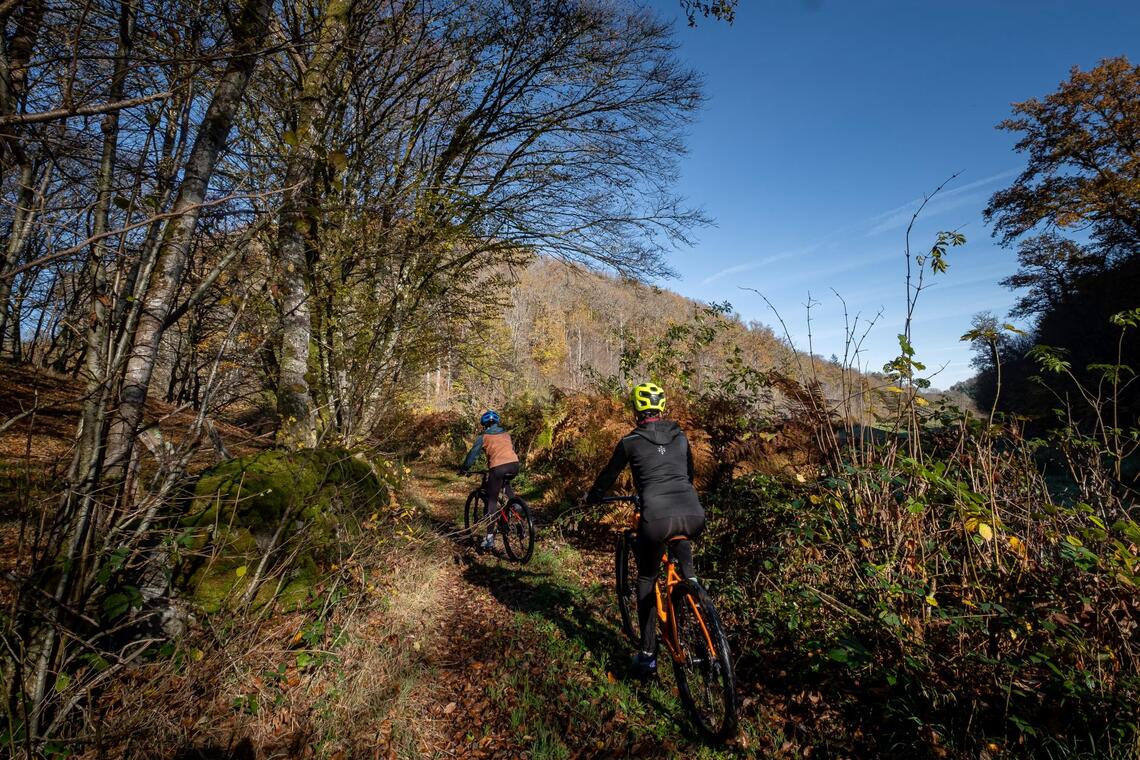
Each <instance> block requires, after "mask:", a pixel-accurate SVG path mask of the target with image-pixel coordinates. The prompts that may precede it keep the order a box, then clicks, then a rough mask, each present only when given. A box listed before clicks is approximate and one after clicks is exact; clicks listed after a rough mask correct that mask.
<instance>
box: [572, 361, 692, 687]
mask: <svg viewBox="0 0 1140 760" xmlns="http://www.w3.org/2000/svg"><path fill="white" fill-rule="evenodd" d="M631 401H632V403H633V410H634V414H635V415H636V416H637V427H635V428H634V429H633V432H631V433H630V434H629V435H627V436H625V437H624V438H622V439H621V440H620V441H618V444H617V447H616V448H614V453H613V455H612V456H611V457H610V461H609V464H607V465H606V466H605V469H603V470H602V471H601V472H600V473H599V474H598V477H597V479H596V480H595V481H594V485H593V487H592V488H591V489H590V491H589V493H588V494H587V496H586V500H587V501H588V502H590V503H597V502H598V501H600V500H601V498H602V497H603V496H604V495H605V493H606V491H608V490H609V489H610V486H612V485H613V483H614V481H615V480H616V479H617V477H618V475H620V474H621V471H622V470H623V469H624V468H625V466H626V465H627V464H628V465H629V467H630V470H631V471H632V472H633V484H634V487H635V488H636V489H637V492H638V495H639V496H640V497H641V520H640V522H639V523H638V526H637V545H636V549H635V552H636V555H637V574H638V578H637V617H638V622H639V623H640V626H641V651H639V652H638V653H637V654H636V655H634V667H635V668H636V669H637V670H638V671H639V672H640V673H641V674H642V675H652V674H653V673H654V672H655V671H656V669H657V614H656V609H655V607H656V602H655V599H654V594H653V588H654V586H655V585H656V583H657V575H658V573H659V572H660V571H661V555H662V554H664V552H665V544H666V542H668V540H669V539H670V538H672V537H674V536H686V537H688V538H690V539H693V538H696V537H697V536H699V535H700V534H701V532H702V531H703V530H704V527H705V510H704V509H703V508H702V507H701V502H700V500H699V499H698V498H697V491H696V489H694V488H693V453H692V451H691V450H690V448H689V441H688V439H687V438H685V434H684V433H683V432H681V427H680V426H679V425H678V424H677V423H676V422H673V421H672V420H665V419H662V418H661V414H662V413H663V412H664V411H665V391H663V390H662V389H661V388H660V387H659V386H657V385H655V384H653V383H642V384H641V385H638V386H637V387H636V388H634V389H633V394H632V396H631ZM673 553H674V555H675V556H676V557H677V560H678V561H679V562H680V564H681V573H682V576H683V577H685V578H693V577H695V576H696V572H695V570H694V567H693V549H692V546H691V545H690V544H689V542H688V541H678V542H677V543H676V545H675V546H674V547H673Z"/></svg>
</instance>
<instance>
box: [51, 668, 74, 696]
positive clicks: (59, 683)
mask: <svg viewBox="0 0 1140 760" xmlns="http://www.w3.org/2000/svg"><path fill="white" fill-rule="evenodd" d="M70 684H71V676H69V675H67V673H60V674H59V675H58V676H57V677H56V679H55V693H56V694H60V693H62V692H63V691H64V690H66V689H67V687H68V685H70Z"/></svg>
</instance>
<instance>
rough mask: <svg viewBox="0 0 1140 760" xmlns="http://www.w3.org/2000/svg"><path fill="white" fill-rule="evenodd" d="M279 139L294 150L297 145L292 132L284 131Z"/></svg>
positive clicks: (295, 137)
mask: <svg viewBox="0 0 1140 760" xmlns="http://www.w3.org/2000/svg"><path fill="white" fill-rule="evenodd" d="M281 139H282V140H284V141H285V144H286V145H288V146H290V147H293V148H296V147H297V145H298V143H299V141H298V140H297V133H296V132H293V131H292V130H289V131H286V132H285V133H284V134H282V135H281Z"/></svg>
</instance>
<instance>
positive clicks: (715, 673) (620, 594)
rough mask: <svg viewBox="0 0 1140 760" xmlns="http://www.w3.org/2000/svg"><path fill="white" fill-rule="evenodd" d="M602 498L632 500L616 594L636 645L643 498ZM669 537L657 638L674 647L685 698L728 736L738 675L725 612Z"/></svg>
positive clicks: (717, 732) (709, 730) (703, 726)
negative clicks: (687, 572) (683, 566)
mask: <svg viewBox="0 0 1140 760" xmlns="http://www.w3.org/2000/svg"><path fill="white" fill-rule="evenodd" d="M602 501H603V502H611V503H612V502H619V501H628V502H630V503H632V504H633V522H632V523H631V524H630V526H629V527H627V528H626V529H625V530H623V531H622V532H621V535H620V536H618V540H617V552H616V558H615V559H616V570H617V586H616V590H617V600H618V611H619V612H621V627H622V630H623V631H624V632H625V635H626V636H628V637H629V640H630V641H632V642H633V643H634V644H635V645H636V644H640V643H641V631H640V630H639V623H638V619H637V576H638V573H637V560H636V554H635V552H634V547H635V546H636V545H637V521H638V518H639V516H640V514H641V503H640V501H639V499H638V498H637V496H613V497H608V498H605V499H603V500H602ZM687 540H688V539H687V538H685V537H684V536H678V537H676V538H673V539H670V541H669V543H668V545H667V547H666V551H665V554H664V555H663V556H662V558H661V559H662V561H664V562H665V572H664V573H661V574H659V575H658V578H657V587H656V589H655V592H656V597H657V623H658V624H657V631H658V638H659V640H660V641H662V642H663V643H664V644H665V648H666V649H668V650H669V655H670V657H671V658H672V660H673V673H674V675H675V677H676V679H677V690H678V691H679V692H680V694H681V703H682V704H683V705H684V706H685V710H686V711H687V712H688V713H689V716H690V717H691V718H692V719H693V722H694V723H696V725H697V727H698V728H699V729H700V731H701V733H703V734H704V735H705V736H706V737H708V738H709V739H712V740H713V741H724V740H726V739H729V738H731V737H732V736H733V735H735V734H736V676H735V675H734V674H733V671H732V652H731V651H730V650H729V647H728V637H727V636H726V635H725V632H724V625H723V624H722V623H721V622H720V615H718V614H717V611H716V608H715V607H714V606H713V603H712V599H710V598H709V595H708V593H707V592H706V591H705V590H704V588H702V587H701V585H700V584H699V583H697V582H696V579H692V580H686V579H684V578H682V577H681V573H680V564H679V562H678V561H677V558H676V557H675V556H674V555H673V546H674V545H675V544H676V542H678V541H687Z"/></svg>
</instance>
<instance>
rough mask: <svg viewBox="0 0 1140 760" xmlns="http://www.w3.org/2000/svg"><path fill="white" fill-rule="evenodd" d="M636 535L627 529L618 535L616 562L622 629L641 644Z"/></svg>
mask: <svg viewBox="0 0 1140 760" xmlns="http://www.w3.org/2000/svg"><path fill="white" fill-rule="evenodd" d="M633 546H634V536H633V533H632V532H631V531H626V532H624V533H622V534H621V535H620V536H618V540H617V550H616V552H615V557H614V560H615V562H614V564H615V569H616V576H617V584H616V587H615V590H616V591H617V602H618V611H619V612H620V613H621V630H622V632H623V633H625V635H626V637H627V638H628V639H629V640H630V641H632V642H633V643H634V644H635V645H640V644H641V629H640V626H639V625H638V618H637V557H636V555H635V554H634V551H633Z"/></svg>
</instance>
